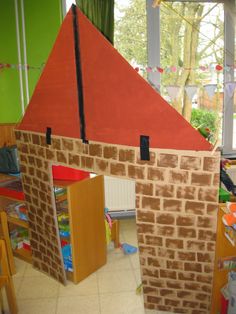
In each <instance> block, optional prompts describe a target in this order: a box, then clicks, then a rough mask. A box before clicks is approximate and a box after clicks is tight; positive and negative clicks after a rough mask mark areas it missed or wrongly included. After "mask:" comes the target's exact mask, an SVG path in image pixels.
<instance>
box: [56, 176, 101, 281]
mask: <svg viewBox="0 0 236 314" xmlns="http://www.w3.org/2000/svg"><path fill="white" fill-rule="evenodd" d="M54 187H63V188H65V189H66V195H67V201H68V211H67V213H68V215H69V227H70V244H71V251H72V265H73V272H66V274H67V278H68V279H69V280H72V281H73V282H74V283H78V282H80V281H81V280H83V279H84V278H86V277H87V276H89V275H90V274H91V273H93V272H94V271H96V270H97V269H98V268H100V267H101V266H103V265H104V264H105V263H106V255H107V252H106V249H107V248H106V236H105V223H104V206H105V205H104V204H105V202H104V178H103V176H97V177H95V178H92V179H84V180H82V181H76V182H73V181H63V180H54ZM59 199H60V197H59ZM62 199H63V197H62ZM63 200H64V199H63ZM56 204H57V200H56Z"/></svg>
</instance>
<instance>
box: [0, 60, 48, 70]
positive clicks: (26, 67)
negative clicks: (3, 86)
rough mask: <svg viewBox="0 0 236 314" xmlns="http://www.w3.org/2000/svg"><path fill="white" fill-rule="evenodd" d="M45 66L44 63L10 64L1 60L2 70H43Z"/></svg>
mask: <svg viewBox="0 0 236 314" xmlns="http://www.w3.org/2000/svg"><path fill="white" fill-rule="evenodd" d="M43 67H44V63H43V64H42V65H41V66H30V65H28V64H10V63H2V62H0V70H3V69H4V68H6V69H17V70H30V69H34V70H42V69H43Z"/></svg>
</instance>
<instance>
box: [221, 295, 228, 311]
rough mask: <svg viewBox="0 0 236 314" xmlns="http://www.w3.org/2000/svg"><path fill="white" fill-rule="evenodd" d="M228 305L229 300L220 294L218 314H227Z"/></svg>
mask: <svg viewBox="0 0 236 314" xmlns="http://www.w3.org/2000/svg"><path fill="white" fill-rule="evenodd" d="M228 304H229V300H227V299H226V298H225V296H224V295H222V294H221V309H220V314H227V312H228Z"/></svg>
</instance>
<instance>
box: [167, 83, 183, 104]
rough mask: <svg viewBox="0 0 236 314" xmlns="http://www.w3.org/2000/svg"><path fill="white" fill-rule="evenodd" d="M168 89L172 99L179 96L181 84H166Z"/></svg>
mask: <svg viewBox="0 0 236 314" xmlns="http://www.w3.org/2000/svg"><path fill="white" fill-rule="evenodd" d="M166 90H167V93H168V95H169V96H170V98H171V100H172V101H174V100H175V99H177V98H178V97H179V92H180V86H177V85H168V86H166Z"/></svg>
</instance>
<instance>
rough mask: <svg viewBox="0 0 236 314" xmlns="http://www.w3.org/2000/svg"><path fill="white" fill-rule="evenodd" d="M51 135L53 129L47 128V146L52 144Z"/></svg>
mask: <svg viewBox="0 0 236 314" xmlns="http://www.w3.org/2000/svg"><path fill="white" fill-rule="evenodd" d="M51 134H52V128H48V127H47V131H46V143H47V145H51V143H52V139H51Z"/></svg>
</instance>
